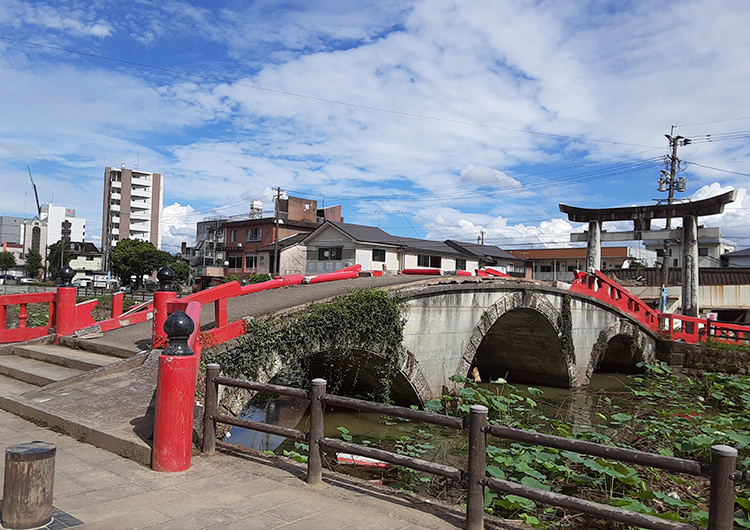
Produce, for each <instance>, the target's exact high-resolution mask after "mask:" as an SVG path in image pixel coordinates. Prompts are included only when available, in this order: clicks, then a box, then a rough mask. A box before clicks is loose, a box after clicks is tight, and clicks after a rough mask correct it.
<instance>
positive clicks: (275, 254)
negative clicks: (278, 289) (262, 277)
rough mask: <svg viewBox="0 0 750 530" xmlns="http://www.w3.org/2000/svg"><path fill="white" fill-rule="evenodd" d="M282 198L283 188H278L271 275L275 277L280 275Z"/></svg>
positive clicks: (274, 215)
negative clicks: (280, 206) (280, 207)
mask: <svg viewBox="0 0 750 530" xmlns="http://www.w3.org/2000/svg"><path fill="white" fill-rule="evenodd" d="M280 200H281V188H280V187H277V188H276V206H275V207H274V209H273V211H274V214H273V217H274V220H273V224H274V234H273V270H272V271H271V276H273V277H274V278H275V277H276V276H278V275H279V201H280Z"/></svg>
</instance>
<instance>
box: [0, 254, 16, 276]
mask: <svg viewBox="0 0 750 530" xmlns="http://www.w3.org/2000/svg"><path fill="white" fill-rule="evenodd" d="M15 266H16V258H15V257H14V256H13V254H11V253H10V252H0V271H2V273H3V276H5V275H6V274H7V273H8V271H9V270H10V269H12V268H13V267H15Z"/></svg>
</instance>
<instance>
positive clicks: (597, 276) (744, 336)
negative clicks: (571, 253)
mask: <svg viewBox="0 0 750 530" xmlns="http://www.w3.org/2000/svg"><path fill="white" fill-rule="evenodd" d="M574 274H575V279H574V280H573V285H572V286H571V288H570V290H571V291H573V292H576V293H581V294H586V295H588V296H593V297H594V298H596V299H598V300H601V301H603V302H606V303H608V304H610V305H611V306H613V307H616V308H617V309H619V310H621V311H623V312H624V313H626V314H628V315H631V316H632V317H634V318H635V319H636V320H638V321H640V322H641V323H643V324H644V325H645V326H646V327H648V328H649V329H651V330H652V331H655V332H659V333H662V334H666V335H667V336H668V338H669V339H670V340H683V341H685V342H689V343H691V344H696V343H698V342H705V341H707V340H715V341H718V342H726V343H731V344H750V327H748V326H741V325H738V324H725V323H721V322H715V321H713V320H710V319H705V318H696V317H689V316H685V315H676V314H673V313H659V312H657V311H655V310H654V309H651V308H650V307H649V306H648V305H646V303H644V302H643V301H642V300H641V299H640V298H638V297H637V296H634V295H633V294H631V293H630V292H629V291H628V290H627V289H626V288H625V287H623V286H621V285H620V284H618V283H617V282H615V281H614V280H612V279H611V278H609V277H607V276H605V275H604V274H602V273H601V272H600V271H594V272H593V273H587V272H584V271H576V272H575V273H574Z"/></svg>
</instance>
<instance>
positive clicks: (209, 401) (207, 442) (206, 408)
mask: <svg viewBox="0 0 750 530" xmlns="http://www.w3.org/2000/svg"><path fill="white" fill-rule="evenodd" d="M220 372H221V367H220V366H219V365H218V364H216V363H211V364H207V365H206V394H205V396H204V398H203V400H204V402H203V443H202V444H201V453H213V452H214V451H215V450H216V422H215V421H214V416H216V409H217V407H218V403H217V402H218V399H219V392H218V386H219V385H217V384H216V383H214V379H215V378H217V377H219V373H220Z"/></svg>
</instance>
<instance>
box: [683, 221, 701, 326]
mask: <svg viewBox="0 0 750 530" xmlns="http://www.w3.org/2000/svg"><path fill="white" fill-rule="evenodd" d="M682 314H683V315H686V316H689V317H697V316H698V314H699V310H698V218H697V217H696V216H695V215H688V216H685V217H683V218H682Z"/></svg>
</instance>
